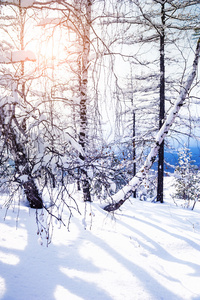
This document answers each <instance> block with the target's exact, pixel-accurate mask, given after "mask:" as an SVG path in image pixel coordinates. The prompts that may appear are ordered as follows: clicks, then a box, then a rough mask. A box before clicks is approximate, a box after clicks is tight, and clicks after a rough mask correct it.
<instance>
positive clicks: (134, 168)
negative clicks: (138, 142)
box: [133, 111, 136, 198]
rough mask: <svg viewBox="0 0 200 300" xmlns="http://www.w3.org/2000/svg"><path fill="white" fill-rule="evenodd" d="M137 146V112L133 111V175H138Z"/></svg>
mask: <svg viewBox="0 0 200 300" xmlns="http://www.w3.org/2000/svg"><path fill="white" fill-rule="evenodd" d="M135 158H136V148H135V112H134V111H133V177H134V176H135V175H136V162H135ZM133 198H136V190H135V191H133Z"/></svg>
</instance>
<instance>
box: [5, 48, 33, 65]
mask: <svg viewBox="0 0 200 300" xmlns="http://www.w3.org/2000/svg"><path fill="white" fill-rule="evenodd" d="M24 61H36V57H35V54H34V53H33V52H32V51H31V50H19V51H13V52H7V53H3V55H0V63H2V64H12V63H18V62H24Z"/></svg>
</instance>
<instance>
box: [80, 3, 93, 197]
mask: <svg viewBox="0 0 200 300" xmlns="http://www.w3.org/2000/svg"><path fill="white" fill-rule="evenodd" d="M91 6H92V3H91V0H86V19H85V24H84V28H83V36H82V43H83V46H82V47H83V52H82V59H81V66H80V97H81V100H80V133H79V143H80V145H81V146H82V148H83V150H84V152H85V149H86V139H87V105H88V88H87V85H88V67H89V54H90V25H91ZM79 157H80V159H81V160H82V161H83V163H84V162H85V156H83V155H80V156H79ZM81 177H82V188H83V197H84V201H91V194H90V182H89V178H88V174H87V169H86V167H81Z"/></svg>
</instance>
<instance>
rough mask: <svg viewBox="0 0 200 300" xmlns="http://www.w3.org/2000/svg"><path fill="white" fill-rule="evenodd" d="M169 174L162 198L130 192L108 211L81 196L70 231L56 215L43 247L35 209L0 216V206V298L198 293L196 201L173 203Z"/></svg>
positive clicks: (172, 297) (184, 298)
mask: <svg viewBox="0 0 200 300" xmlns="http://www.w3.org/2000/svg"><path fill="white" fill-rule="evenodd" d="M171 182H172V179H170V178H166V188H165V203H164V204H158V203H156V204H155V203H150V202H146V201H143V202H142V201H139V200H134V199H132V200H131V201H127V202H126V203H125V204H124V205H123V206H122V207H121V210H120V211H117V212H116V213H115V214H114V215H113V214H107V213H106V212H104V211H103V210H102V209H101V208H100V207H99V205H98V204H95V203H92V204H91V205H90V204H87V207H86V210H87V211H86V213H85V205H84V204H83V203H82V202H80V210H81V212H82V215H79V214H78V213H74V216H73V218H72V220H71V225H70V231H69V232H68V230H67V227H64V226H61V227H60V224H58V223H56V222H54V235H53V238H52V242H51V244H50V245H49V247H46V242H45V237H43V239H41V238H40V237H39V236H38V235H37V226H36V223H35V211H34V210H33V209H29V208H28V207H25V206H21V208H20V212H19V211H18V207H17V206H16V207H15V208H10V209H9V210H8V212H7V216H6V218H5V220H4V216H5V213H6V208H5V207H2V209H0V299H4V300H8V299H9V300H27V299H28V300H46V299H48V300H51V299H57V300H66V299H69V300H81V299H84V300H92V299H95V300H122V299H124V300H133V299H134V300H140V299H141V300H158V299H164V300H178V299H181V300H189V299H190V300H195V299H196V300H197V299H200V215H199V212H200V205H199V206H198V205H197V206H196V207H195V210H194V211H190V210H188V209H183V208H182V207H181V206H178V207H177V206H176V205H175V204H174V202H173V201H172V199H171V198H170V193H171V191H172V188H171V185H170V184H171ZM169 185H170V187H169ZM0 201H1V204H3V202H4V198H3V196H2V197H1V200H0ZM40 214H41V212H40ZM85 215H86V217H84V216H85ZM85 227H86V228H85ZM42 243H43V245H41V244H42Z"/></svg>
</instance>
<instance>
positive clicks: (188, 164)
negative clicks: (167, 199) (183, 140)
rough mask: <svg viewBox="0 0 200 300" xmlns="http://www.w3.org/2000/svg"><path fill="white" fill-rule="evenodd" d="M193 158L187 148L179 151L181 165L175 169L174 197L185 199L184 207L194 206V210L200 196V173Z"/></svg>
mask: <svg viewBox="0 0 200 300" xmlns="http://www.w3.org/2000/svg"><path fill="white" fill-rule="evenodd" d="M191 156H192V154H191V152H190V151H189V149H188V148H186V147H184V148H183V149H181V150H180V151H179V165H178V166H177V167H176V169H175V177H176V184H175V188H176V192H175V194H174V197H175V198H179V199H183V200H184V201H185V203H184V206H186V207H190V206H191V205H192V209H194V206H195V203H196V201H198V198H199V195H200V185H199V179H200V172H199V171H198V167H197V166H196V165H195V161H194V160H192V158H191Z"/></svg>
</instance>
